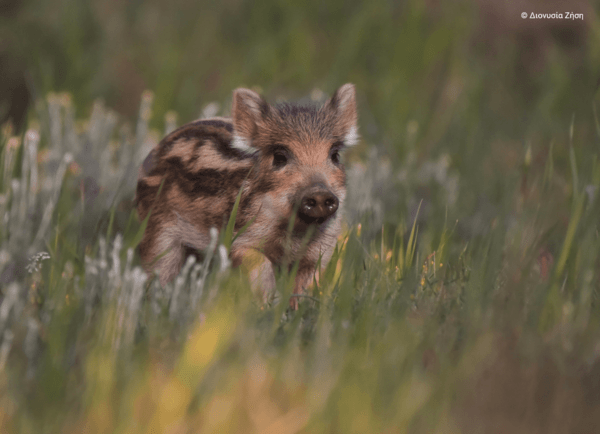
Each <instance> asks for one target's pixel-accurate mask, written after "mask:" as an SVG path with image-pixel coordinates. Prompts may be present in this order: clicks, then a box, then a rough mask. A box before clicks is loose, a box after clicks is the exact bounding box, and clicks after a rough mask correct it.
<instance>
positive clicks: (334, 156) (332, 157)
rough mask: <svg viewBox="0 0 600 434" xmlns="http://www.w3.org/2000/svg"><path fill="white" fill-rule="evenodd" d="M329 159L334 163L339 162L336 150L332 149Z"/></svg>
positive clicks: (338, 154)
mask: <svg viewBox="0 0 600 434" xmlns="http://www.w3.org/2000/svg"><path fill="white" fill-rule="evenodd" d="M331 161H333V162H334V163H335V164H338V163H339V162H340V153H339V152H338V151H333V152H332V153H331Z"/></svg>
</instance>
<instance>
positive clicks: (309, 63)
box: [0, 0, 600, 434]
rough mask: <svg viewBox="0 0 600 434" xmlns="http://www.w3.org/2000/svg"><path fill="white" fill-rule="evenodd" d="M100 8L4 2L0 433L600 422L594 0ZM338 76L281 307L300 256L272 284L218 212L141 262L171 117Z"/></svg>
mask: <svg viewBox="0 0 600 434" xmlns="http://www.w3.org/2000/svg"><path fill="white" fill-rule="evenodd" d="M101 3H102V2H81V1H78V0H67V1H63V2H60V4H59V3H57V2H53V1H40V0H31V1H29V2H27V4H23V5H21V4H19V5H16V6H15V5H13V6H12V8H13V9H12V12H11V13H12V15H9V14H8V12H7V15H3V16H1V17H0V34H2V35H3V38H4V39H5V40H6V41H7V42H8V43H7V44H4V45H3V46H2V47H0V66H2V65H10V66H11V68H12V69H14V71H13V70H12V69H11V68H8V69H7V68H5V66H2V71H3V72H6V74H4V75H3V78H6V80H4V81H3V84H0V117H2V118H4V117H5V115H6V113H9V112H10V111H11V110H13V108H11V106H10V104H5V102H6V101H8V100H7V99H5V96H6V95H8V94H10V92H12V90H11V89H12V88H14V87H15V86H16V84H15V83H17V82H18V77H17V78H15V77H16V76H18V75H19V74H21V75H22V76H23V77H21V78H22V81H23V82H27V83H29V88H28V92H29V94H30V95H31V98H32V101H34V102H35V103H33V102H32V104H31V105H30V107H29V111H28V115H27V116H26V117H25V118H24V119H25V120H24V122H25V123H24V124H23V125H22V126H21V128H19V127H15V128H13V127H12V126H11V125H10V124H8V123H7V124H4V125H2V126H1V127H0V432H2V433H4V432H6V433H36V434H37V433H55V432H56V433H80V432H90V433H113V432H115V433H136V432H144V433H148V432H158V433H188V432H189V433H197V432H207V433H208V432H214V433H226V432H236V433H237V432H249V433H250V432H251V433H270V432H273V433H275V432H276V433H284V434H285V433H320V432H326V433H344V434H346V433H353V432H356V433H380V432H381V433H388V432H400V433H403V432H407V433H456V432H464V433H480V432H485V433H496V432H497V433H506V432H511V433H532V432H544V433H567V432H573V433H579V432H582V433H588V432H600V350H599V349H600V332H599V330H600V327H599V325H600V314H599V310H598V307H599V302H600V297H599V295H600V292H599V291H600V275H599V271H598V270H599V269H600V267H599V265H600V263H599V260H600V257H599V254H600V239H599V235H598V215H600V209H599V208H600V200H599V198H598V191H599V186H600V161H599V158H598V157H599V150H600V148H599V146H598V145H599V144H600V122H599V117H598V113H597V107H596V106H597V102H596V100H597V99H598V92H597V71H598V67H599V65H600V57H599V56H598V53H600V50H599V49H598V47H599V42H600V38H599V35H600V32H598V20H597V19H596V17H595V15H594V12H595V9H597V6H594V5H588V6H589V8H588V9H585V10H584V12H585V19H584V20H583V21H577V22H575V21H573V22H571V21H568V20H562V21H560V20H545V21H541V20H536V21H535V22H533V21H532V20H524V19H521V18H520V16H518V15H517V16H513V15H511V14H512V12H510V10H511V8H509V7H507V8H506V10H505V9H503V8H502V7H496V5H492V4H491V3H490V2H477V1H471V0H464V1H461V2H458V3H457V4H453V5H452V7H449V6H445V5H442V4H437V3H435V2H433V3H432V2H428V3H427V4H425V3H423V2H420V1H418V0H407V1H405V2H400V3H393V2H387V1H384V0H374V1H372V2H361V1H351V2H339V1H331V2H329V3H328V7H327V8H323V6H322V2H305V3H304V4H303V6H302V7H301V8H300V7H298V6H297V5H295V4H293V3H291V2H286V1H281V2H264V3H261V4H260V5H259V6H255V5H251V4H250V3H244V2H213V3H211V4H208V3H206V2H191V1H189V0H174V2H173V3H172V4H171V3H169V4H166V3H165V4H162V3H160V2H152V1H150V2H144V3H143V4H142V3H140V4H135V5H133V4H131V5H130V3H128V2H113V3H111V5H110V7H108V8H107V7H105V6H103V4H101ZM209 3H210V2H209ZM434 3H435V4H434ZM584 3H585V2H584ZM527 4H529V3H527ZM534 6H535V5H533V3H532V4H531V5H529V6H525V4H524V6H523V8H524V9H525V10H527V9H528V8H533V9H534V10H533V12H536V13H537V12H542V11H537V9H535V8H537V6H535V7H534ZM584 6H585V5H583V4H582V6H581V7H584ZM577 7H579V6H577ZM507 11H508V12H507ZM518 12H520V11H518ZM574 12H579V11H578V10H575V11H574ZM596 12H597V11H596ZM340 18H343V19H340ZM82 23H83V24H84V25H82ZM506 29H509V30H508V31H506ZM14 80H17V81H14ZM345 82H353V83H355V84H356V87H357V91H358V106H359V115H360V116H359V120H360V130H361V131H360V132H361V135H362V137H363V141H362V144H361V145H359V146H358V147H357V148H355V149H354V150H353V151H351V152H350V153H349V154H347V155H346V156H345V160H346V161H345V164H346V168H347V174H348V182H347V183H348V197H347V200H346V209H345V214H346V217H345V218H346V226H345V228H344V232H343V234H342V236H341V237H340V239H339V240H338V245H337V249H336V251H335V253H334V255H333V258H332V260H331V261H330V263H329V264H328V266H327V268H326V270H325V271H324V272H323V273H322V276H321V279H320V282H319V285H318V286H315V287H314V288H312V289H311V290H310V292H309V293H308V294H306V295H305V296H303V297H300V299H301V300H300V309H299V310H298V311H297V312H290V311H288V310H287V306H288V303H287V297H288V296H289V295H290V293H291V286H290V284H291V282H292V279H293V272H292V273H290V274H282V275H280V276H277V288H278V296H277V297H275V300H269V303H266V304H265V303H263V302H262V298H261V297H260V296H259V295H257V294H254V293H253V292H252V290H251V288H250V284H249V281H248V277H247V275H246V274H245V271H244V270H243V267H240V268H231V267H230V263H229V259H228V258H227V248H228V246H230V244H231V242H232V241H233V239H234V237H235V235H236V234H235V233H234V231H233V225H232V223H233V220H230V224H229V225H228V226H227V227H225V228H222V229H223V230H222V231H221V232H220V233H217V232H213V233H212V234H211V237H212V238H211V246H210V248H209V249H208V251H207V254H206V255H205V259H204V261H203V262H202V263H196V262H193V261H191V262H188V263H186V265H185V267H184V269H183V270H182V273H181V274H180V276H179V277H178V278H176V279H175V280H174V281H173V282H172V283H170V284H169V285H167V286H166V287H165V288H163V287H161V286H160V285H159V284H158V282H157V281H156V280H152V281H150V280H148V279H147V278H146V276H145V275H144V274H143V273H142V271H141V268H140V261H139V257H138V255H137V253H136V251H135V247H136V245H137V243H139V241H140V239H141V235H142V234H143V231H144V228H145V224H144V222H143V221H139V220H138V218H137V215H136V213H135V210H134V204H133V196H134V188H135V183H136V178H137V170H138V167H139V165H140V164H141V162H142V161H143V159H144V157H145V156H146V155H147V153H148V152H149V150H150V149H151V148H152V147H153V146H154V145H155V144H156V143H157V142H158V141H159V140H160V139H161V137H162V136H163V135H164V134H165V133H167V132H169V131H172V130H173V129H174V128H175V127H176V124H177V123H179V124H181V123H183V122H186V121H188V120H192V119H194V118H195V117H196V116H197V114H198V113H199V112H202V113H204V114H207V115H208V114H210V115H211V116H212V115H223V114H226V109H227V108H228V107H229V106H230V101H229V100H228V98H229V97H230V95H231V90H232V89H234V88H235V87H238V86H241V85H244V86H253V85H257V88H258V89H260V88H261V87H262V93H264V94H265V95H266V96H267V98H268V99H269V100H271V101H277V100H278V99H279V98H280V97H281V98H284V99H288V98H290V97H292V98H293V96H299V95H307V94H310V98H311V99H314V100H319V101H322V100H323V99H324V98H325V97H326V94H330V93H331V91H332V90H333V89H334V88H335V87H337V86H339V85H341V84H343V83H345ZM145 88H150V89H153V90H154V93H153V92H149V91H145V92H143V89H145ZM7 89H8V90H7ZM311 89H312V91H311ZM321 89H322V90H323V91H321ZM57 90H59V91H60V93H52V91H55V92H56V91H57ZM7 92H8V93H7ZM48 92H50V93H48ZM140 94H141V95H142V98H141V103H139V95H140ZM98 96H102V97H103V98H105V99H106V101H107V102H106V103H104V102H102V101H100V100H96V101H95V102H93V101H94V98H97V97H98ZM222 107H223V108H225V111H224V110H222V109H221V108H222ZM112 108H114V109H115V110H117V111H113V110H112ZM173 108H175V109H176V110H177V112H178V115H179V121H177V119H178V116H177V115H176V114H175V113H174V112H172V111H170V110H172V109H173ZM200 109H201V110H200ZM15 110H16V109H15ZM136 113H137V114H136ZM128 119H130V120H131V119H135V121H134V122H127V120H128Z"/></svg>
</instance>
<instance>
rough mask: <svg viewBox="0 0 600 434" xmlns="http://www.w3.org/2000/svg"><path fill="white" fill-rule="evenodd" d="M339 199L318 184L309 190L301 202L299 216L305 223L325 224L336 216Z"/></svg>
mask: <svg viewBox="0 0 600 434" xmlns="http://www.w3.org/2000/svg"><path fill="white" fill-rule="evenodd" d="M339 205H340V201H339V199H338V198H337V197H336V195H335V194H333V193H332V192H331V191H330V190H329V189H328V188H326V187H325V186H323V185H320V184H317V185H314V186H312V187H309V188H307V189H306V190H305V191H304V192H303V194H302V199H301V200H300V207H299V208H298V216H299V217H300V219H302V220H303V221H304V222H305V223H317V224H320V223H323V222H325V221H326V220H327V219H328V218H329V217H331V216H332V215H334V214H335V212H336V211H337V209H338V207H339Z"/></svg>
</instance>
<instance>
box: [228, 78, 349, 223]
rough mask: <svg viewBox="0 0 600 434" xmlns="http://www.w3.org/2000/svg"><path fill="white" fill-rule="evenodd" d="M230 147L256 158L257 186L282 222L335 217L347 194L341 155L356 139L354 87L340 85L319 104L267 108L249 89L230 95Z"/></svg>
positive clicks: (265, 103) (301, 221)
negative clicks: (231, 130)
mask: <svg viewBox="0 0 600 434" xmlns="http://www.w3.org/2000/svg"><path fill="white" fill-rule="evenodd" d="M232 118H233V127H234V138H233V141H232V146H233V147H235V148H237V149H238V150H240V151H242V152H244V153H247V154H252V155H254V156H255V157H256V158H257V161H258V165H259V170H258V172H257V176H258V177H259V178H260V182H259V183H257V185H258V186H259V187H257V188H259V189H260V190H261V192H264V193H268V194H269V195H270V200H267V202H268V205H269V206H270V207H271V211H272V213H273V214H274V215H275V216H278V217H280V218H281V219H282V220H286V219H289V217H290V216H291V215H292V213H293V212H297V216H298V217H299V219H298V224H299V225H302V224H304V225H310V224H317V225H321V224H325V223H326V222H328V221H330V220H332V219H335V218H336V217H337V215H338V214H339V213H338V212H337V211H338V209H339V208H340V207H341V205H342V204H343V201H344V199H345V195H346V189H345V181H346V176H345V172H344V166H343V164H342V161H341V156H340V155H341V153H342V152H343V151H344V150H345V149H346V148H348V147H349V146H353V145H354V144H356V143H357V141H358V133H357V112H356V96H355V90H354V85H352V84H345V85H343V86H341V87H340V88H339V89H338V90H336V91H335V93H334V94H333V96H332V97H331V98H330V99H329V100H328V101H327V102H326V103H325V104H324V105H322V106H315V105H297V104H288V103H284V104H277V105H269V104H268V103H267V102H266V101H265V100H264V99H263V98H262V97H261V96H260V95H259V94H257V93H256V92H253V91H252V90H249V89H237V90H235V91H234V93H233V107H232Z"/></svg>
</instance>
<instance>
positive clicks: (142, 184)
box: [135, 179, 158, 206]
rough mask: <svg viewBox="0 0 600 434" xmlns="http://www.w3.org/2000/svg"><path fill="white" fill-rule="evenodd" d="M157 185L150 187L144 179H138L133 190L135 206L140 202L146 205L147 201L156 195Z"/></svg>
mask: <svg viewBox="0 0 600 434" xmlns="http://www.w3.org/2000/svg"><path fill="white" fill-rule="evenodd" d="M157 191H158V190H157V187H150V186H149V185H148V184H147V183H146V181H144V180H143V179H140V180H139V181H138V184H137V188H136V191H135V204H136V206H137V205H138V204H140V203H143V204H145V205H147V203H148V201H151V200H153V199H154V197H155V196H156V192H157Z"/></svg>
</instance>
